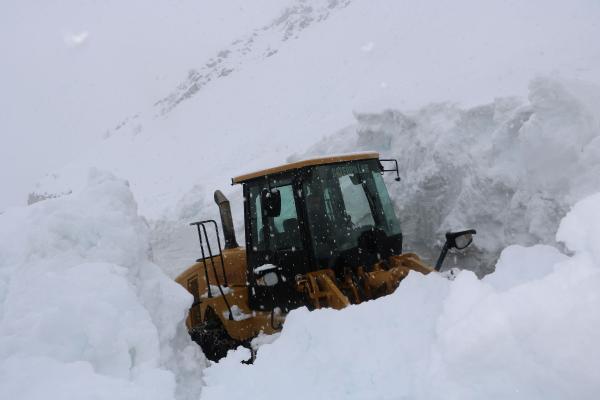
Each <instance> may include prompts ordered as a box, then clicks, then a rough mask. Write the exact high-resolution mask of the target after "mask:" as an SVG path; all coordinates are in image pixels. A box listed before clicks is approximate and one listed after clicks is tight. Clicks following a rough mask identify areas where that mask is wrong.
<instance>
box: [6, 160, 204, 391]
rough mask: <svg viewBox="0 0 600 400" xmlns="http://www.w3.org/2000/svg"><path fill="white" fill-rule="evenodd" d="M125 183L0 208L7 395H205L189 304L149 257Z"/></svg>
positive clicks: (100, 176)
mask: <svg viewBox="0 0 600 400" xmlns="http://www.w3.org/2000/svg"><path fill="white" fill-rule="evenodd" d="M149 250H150V248H149V229H148V227H147V225H146V223H145V221H144V220H143V219H142V218H140V217H139V216H138V214H137V206H136V203H135V201H134V199H133V195H132V194H131V191H130V190H129V187H128V184H127V183H126V182H124V181H121V180H118V179H116V178H114V177H113V176H112V175H109V174H105V173H100V172H97V171H92V172H91V173H90V177H89V180H88V183H87V186H86V187H85V188H84V189H83V190H81V191H80V192H76V193H74V194H71V195H68V196H64V197H61V198H58V199H50V200H46V201H43V202H40V203H37V204H34V205H32V206H30V207H27V208H18V209H12V210H8V211H7V212H6V213H4V214H2V215H0V398H2V399H17V398H18V399H49V398H50V399H53V398H56V399H71V398H73V399H81V398H99V399H111V400H112V399H140V398H144V399H171V398H174V397H175V396H176V395H177V397H178V398H191V397H197V395H198V393H199V385H200V383H199V382H198V375H199V371H200V369H201V368H202V367H203V366H204V358H203V357H202V355H201V354H200V353H199V350H198V348H197V346H196V345H194V344H193V343H191V342H190V340H189V336H188V335H187V332H186V331H185V328H184V326H183V319H184V318H185V316H186V313H187V310H188V308H189V305H190V303H191V302H192V299H191V298H190V296H189V294H188V293H187V292H186V291H185V290H184V289H182V288H181V287H180V286H179V285H177V284H176V283H175V282H173V281H172V280H171V279H169V278H167V277H166V276H165V275H164V273H163V272H162V271H161V270H160V269H159V267H158V266H156V265H155V264H153V263H152V262H151V261H150V251H149Z"/></svg>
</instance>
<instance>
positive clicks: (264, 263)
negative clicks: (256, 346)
mask: <svg viewBox="0 0 600 400" xmlns="http://www.w3.org/2000/svg"><path fill="white" fill-rule="evenodd" d="M385 166H387V167H388V168H386V167H385ZM387 172H392V173H393V172H395V175H396V177H395V179H396V180H397V181H399V180H400V176H399V171H398V163H397V161H396V160H393V159H380V158H379V154H378V153H376V152H366V153H353V154H347V155H339V156H330V157H321V158H313V159H307V160H303V161H298V162H293V163H289V164H285V165H282V166H278V167H274V168H269V169H265V170H261V171H257V172H253V173H249V174H246V175H241V176H238V177H236V178H233V179H232V184H241V185H242V186H243V196H244V219H245V239H246V246H245V248H244V247H241V246H239V245H238V243H237V240H236V237H235V230H234V226H233V219H232V216H231V208H230V205H229V201H228V200H227V198H226V197H225V196H224V195H223V194H222V193H221V191H219V190H217V191H216V192H215V195H214V197H215V202H216V203H217V205H218V206H219V211H220V216H221V226H222V231H223V239H224V246H223V248H222V246H221V239H220V234H219V227H218V224H217V222H216V221H214V220H206V221H199V222H193V223H192V224H191V225H192V226H194V227H195V228H196V230H197V234H198V238H199V244H200V255H201V257H200V258H199V259H198V260H196V263H195V264H194V265H192V266H191V267H189V268H188V269H187V270H186V271H185V272H183V273H182V274H181V275H179V276H178V277H177V278H176V281H177V282H178V283H179V284H181V285H182V286H184V287H185V288H186V289H187V290H188V291H189V292H190V293H191V294H192V295H193V296H194V303H193V305H192V307H191V308H190V313H189V316H188V319H187V321H186V324H187V327H188V330H189V333H190V335H191V337H192V339H193V340H194V341H195V342H197V343H198V344H199V345H200V346H201V347H202V350H203V351H204V353H205V355H206V356H207V357H208V358H209V359H211V360H214V361H216V360H219V359H221V358H222V357H224V356H225V355H226V354H227V351H228V350H230V349H233V348H236V347H237V346H240V345H243V346H249V345H250V341H251V340H252V339H253V338H255V337H256V336H257V335H259V334H260V333H264V334H273V333H275V332H277V331H279V330H280V329H281V327H282V324H283V322H284V320H285V317H286V314H287V313H288V312H289V311H290V310H293V309H295V308H298V307H303V306H304V307H308V308H309V309H317V308H321V307H331V308H335V309H341V308H344V307H346V306H348V305H349V304H358V303H361V302H364V301H367V300H372V299H376V298H378V297H381V296H384V295H387V294H390V293H392V292H393V291H394V290H396V288H397V287H398V285H399V284H400V282H401V281H402V279H404V278H405V277H406V276H407V275H408V274H409V273H410V272H411V271H415V272H418V273H421V274H429V273H431V272H433V271H439V270H440V268H441V266H442V263H443V261H444V257H445V256H446V253H447V251H448V250H449V249H451V248H458V249H463V248H465V247H467V246H468V245H469V244H470V243H471V242H472V237H473V235H474V234H475V231H474V230H472V229H471V230H467V231H462V232H453V233H452V232H449V233H447V234H446V243H445V244H444V247H443V248H442V251H441V254H440V257H439V258H438V260H437V263H436V266H435V267H431V266H429V265H427V264H426V263H424V262H423V261H421V259H420V258H419V257H418V256H417V255H416V254H414V253H403V252H402V232H401V230H400V223H399V221H398V218H397V217H396V214H395V212H394V207H393V204H392V202H391V200H390V197H389V194H388V191H387V188H386V186H385V184H384V180H383V177H382V175H383V174H384V173H387ZM211 238H212V240H211ZM211 242H212V245H211ZM215 242H216V243H215Z"/></svg>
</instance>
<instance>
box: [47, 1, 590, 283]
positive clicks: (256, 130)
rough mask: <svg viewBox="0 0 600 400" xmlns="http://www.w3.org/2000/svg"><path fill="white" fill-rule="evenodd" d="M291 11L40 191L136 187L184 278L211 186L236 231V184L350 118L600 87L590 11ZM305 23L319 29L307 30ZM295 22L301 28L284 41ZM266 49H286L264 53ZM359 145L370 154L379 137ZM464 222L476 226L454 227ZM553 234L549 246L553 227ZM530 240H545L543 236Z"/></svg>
mask: <svg viewBox="0 0 600 400" xmlns="http://www.w3.org/2000/svg"><path fill="white" fill-rule="evenodd" d="M294 4H296V6H295V8H294V6H292V8H289V9H288V10H297V11H295V12H290V11H286V12H284V13H283V16H285V18H283V17H282V18H283V19H281V18H279V19H277V20H275V22H273V23H271V24H268V25H267V29H258V30H255V31H254V32H253V33H250V34H249V35H246V36H241V38H242V41H241V42H237V43H236V44H235V45H234V46H233V47H232V48H230V49H226V50H225V52H226V51H229V53H227V54H228V57H227V58H225V57H221V58H220V59H221V60H222V61H221V64H218V65H215V66H214V67H210V66H208V65H209V64H211V63H213V62H218V60H219V57H218V56H216V57H212V58H209V59H208V60H207V61H206V62H205V63H204V67H200V68H196V71H197V73H192V74H191V75H190V77H189V79H188V80H187V81H185V82H184V84H183V85H182V86H180V87H179V89H177V90H175V91H172V94H171V95H170V96H168V97H166V98H165V99H167V100H164V101H163V102H159V103H158V106H157V108H151V109H150V110H149V111H143V112H141V113H140V114H139V116H138V117H137V118H136V119H134V120H131V121H129V122H128V123H126V124H125V125H123V126H122V127H121V128H120V129H119V130H118V131H117V132H113V134H111V135H110V137H108V138H107V139H106V140H105V141H104V142H103V143H102V144H100V145H99V146H96V147H95V148H94V150H93V152H91V153H88V154H86V155H85V157H82V158H80V159H78V160H75V161H73V162H71V163H70V164H69V165H67V166H66V167H64V168H62V169H60V170H58V171H56V172H55V173H53V174H51V175H49V176H47V177H46V178H45V179H43V180H42V181H41V182H40V184H39V185H38V187H37V188H36V189H35V190H36V192H38V193H42V194H43V193H61V192H68V191H69V190H73V188H76V187H78V186H80V185H81V182H83V180H84V176H85V171H86V169H87V167H88V166H91V165H93V166H99V167H101V168H104V169H108V170H111V171H113V172H115V173H116V174H117V175H118V176H123V177H125V178H127V179H128V180H129V181H130V183H131V187H132V190H133V192H134V193H135V195H136V198H137V199H138V201H139V204H140V211H141V213H142V214H143V215H145V216H146V217H148V218H149V219H150V220H151V221H153V222H151V223H152V224H153V225H154V226H156V227H157V230H156V231H155V235H154V237H155V240H154V243H155V244H156V247H157V251H156V253H155V255H156V257H157V262H159V263H160V264H161V265H163V266H164V267H165V268H167V269H168V270H169V271H172V272H170V273H173V274H175V273H176V271H177V270H181V268H182V267H183V266H184V265H186V264H187V263H188V262H189V261H187V260H191V259H193V258H194V256H195V253H194V252H195V250H194V238H193V236H192V235H191V234H190V233H189V232H188V229H187V228H186V227H185V222H188V221H189V220H190V219H193V218H198V217H204V216H214V215H216V209H215V207H214V206H213V205H212V191H213V190H214V189H216V188H221V189H227V191H228V193H229V194H230V195H232V196H234V197H233V199H232V200H233V202H234V216H235V218H236V221H237V222H238V224H237V225H238V229H239V228H240V224H239V222H240V221H241V216H240V212H241V210H240V207H239V206H238V207H236V204H241V199H240V193H239V189H237V188H229V187H228V183H229V178H230V177H231V176H234V175H236V174H238V173H243V172H246V171H248V170H253V169H256V168H260V167H264V166H267V165H272V164H275V163H279V162H283V161H285V160H286V159H287V158H288V156H289V155H291V154H292V153H302V152H303V151H304V149H307V148H309V147H310V146H311V145H313V144H314V143H316V142H318V141H319V140H320V139H322V138H323V137H324V136H326V135H329V134H332V133H333V132H336V131H339V130H340V129H341V128H342V127H345V126H349V125H351V124H353V123H354V117H353V114H352V113H353V111H354V112H357V113H359V114H360V113H364V112H375V113H379V112H382V111H383V110H385V109H403V110H407V109H409V110H410V109H416V108H419V107H421V106H422V105H423V104H426V103H429V102H431V101H437V100H440V101H452V102H456V101H460V102H462V104H464V105H465V107H469V105H471V106H472V105H479V104H486V103H487V102H489V101H490V99H491V98H492V97H495V96H503V95H521V96H522V95H526V94H527V85H528V83H529V82H530V80H531V79H532V77H533V76H534V74H537V73H544V72H546V73H550V72H555V73H558V74H564V75H566V76H569V77H571V78H572V77H579V78H586V79H588V80H590V81H592V82H600V77H599V76H597V71H598V69H596V68H594V66H595V65H598V64H600V62H598V59H599V57H600V50H599V49H598V48H596V47H594V46H589V44H588V43H589V38H591V37H595V36H596V34H597V33H598V34H600V32H597V31H598V30H599V29H600V28H598V27H597V25H596V24H595V23H594V21H595V19H594V15H597V12H596V11H597V4H596V3H593V2H591V3H590V2H577V3H573V4H570V5H569V6H568V7H567V6H565V5H564V4H563V3H560V2H544V3H543V8H544V12H543V13H540V12H539V9H540V7H539V6H540V4H541V3H540V4H538V3H536V2H528V3H517V4H512V5H511V6H510V7H507V6H506V4H505V3H503V2H491V3H486V4H480V3H478V2H477V3H474V2H470V1H464V2H460V3H455V4H452V5H439V4H437V3H433V2H422V3H419V4H418V5H414V4H410V3H405V2H396V1H379V2H376V3H373V2H370V1H360V0H355V1H352V2H350V3H346V2H329V1H318V0H312V1H299V2H297V3H294ZM332 5H334V7H333V8H330V7H331V6H332ZM320 16H323V17H320ZM324 16H327V18H324ZM303 18H308V19H309V20H310V21H311V24H310V25H308V26H306V27H304V24H302V23H301V22H302V21H304V19H303ZM299 21H300V23H299ZM559 22H560V23H559ZM289 26H293V27H299V28H298V29H296V30H294V32H295V33H296V35H295V36H294V38H293V39H291V40H285V39H286V38H287V36H286V35H287V32H288V27H289ZM507 27H510V29H507ZM300 28H303V29H300ZM255 34H256V35H255ZM252 37H254V38H255V41H254V42H253V44H252V45H251V46H249V47H248V48H247V50H248V53H244V51H245V49H246V47H239V46H245V43H246V42H247V40H248V38H252ZM236 46H237V47H236ZM269 48H270V49H277V50H278V51H277V53H274V54H272V55H271V56H269V57H267V56H266V55H267V54H268V53H269V51H268V50H267V49H269ZM222 52H223V49H221V50H218V52H217V54H219V53H222ZM222 54H224V53H222ZM207 68H208V69H207ZM210 68H216V69H210ZM223 69H226V70H229V69H234V71H233V72H231V73H230V74H225V75H226V76H221V77H219V78H218V79H212V80H211V81H210V82H209V83H206V84H204V86H202V88H201V90H196V89H194V88H195V87H199V85H200V82H203V79H204V78H202V77H205V78H206V77H208V76H212V75H215V74H219V73H220V72H219V71H221V72H222V71H223ZM211 74H212V75H211ZM221 75H223V74H221ZM194 85H196V86H194ZM185 93H189V94H191V93H193V96H188V95H186V94H185ZM183 98H186V99H187V100H186V101H179V99H183ZM169 99H170V100H169ZM509 103H510V102H509ZM175 104H177V106H176V107H174V105H175ZM431 107H434V106H429V108H431ZM484 107H488V106H484ZM508 107H509V108H510V105H509V106H508ZM427 109H428V107H424V108H423V110H427ZM434 117H435V116H434ZM423 118H427V115H426V114H425V115H424V117H423ZM474 120H475V119H474ZM432 122H435V121H432ZM490 124H491V125H490V126H496V125H495V124H496V123H495V122H492V123H490ZM432 128H433V126H432ZM470 143H471V142H470V141H469V142H467V143H465V144H464V145H465V146H468V145H469V144H470ZM452 144H453V145H454V143H452ZM360 145H361V146H362V147H363V148H368V147H369V143H368V141H367V142H363V143H362V144H360ZM409 145H410V144H409ZM498 145H499V146H500V145H501V144H498ZM346 148H347V146H346ZM331 150H333V149H331ZM384 150H385V149H384ZM389 150H390V151H389V154H385V155H386V156H390V157H398V156H399V154H398V153H399V152H400V148H395V149H391V148H390V149H389ZM457 151H458V150H457ZM472 151H476V148H475V147H473V148H472ZM394 153H396V154H394ZM400 154H401V153H400ZM406 167H407V168H409V169H408V170H407V171H405V174H404V175H406V176H410V175H411V170H410V168H411V166H409V165H407V166H406ZM192 197H195V198H194V199H192ZM402 200H404V199H402ZM474 200H477V199H474ZM443 201H444V199H443V198H442V199H440V202H443ZM500 203H502V202H500ZM568 204H572V202H570V203H568ZM399 207H400V208H402V210H404V207H407V209H408V210H411V207H412V206H411V205H407V206H404V205H400V204H399ZM463 207H465V208H464V209H466V207H467V206H463ZM469 207H472V206H471V205H469ZM413 209H414V207H413ZM561 210H564V207H562V208H561ZM559 214H560V213H557V217H556V218H560V216H559ZM403 218H404V216H403ZM408 218H411V217H410V216H408ZM519 218H520V217H519ZM556 218H555V219H554V220H555V221H557V219H556ZM432 220H433V219H432ZM435 222H439V223H440V224H442V222H443V221H441V220H439V221H435ZM449 222H450V221H448V223H449ZM461 222H464V223H467V222H470V221H469V220H464V221H460V220H459V221H456V223H461ZM411 225H413V226H414V225H415V224H414V223H413V222H410V221H409V225H408V227H409V231H408V232H407V236H411V235H412V236H416V237H418V238H419V240H421V239H423V241H424V242H423V243H422V245H423V246H427V247H428V246H429V243H431V242H432V241H433V240H434V239H435V237H437V236H436V235H429V233H433V229H436V230H437V229H444V228H445V226H446V225H444V226H443V227H442V226H441V225H440V226H435V227H432V226H430V225H427V226H426V227H424V228H423V229H424V231H423V233H417V232H416V229H417V228H416V227H413V228H410V226H411ZM486 228H487V227H486ZM544 232H545V233H544V234H543V235H542V236H544V237H545V238H548V237H551V232H552V228H551V226H550V225H549V226H548V230H545V231H544ZM495 234H496V233H494V235H495ZM515 234H516V233H515ZM432 236H433V237H432ZM438 236H439V235H438ZM525 236H528V237H529V236H531V237H532V238H533V239H531V240H532V241H534V240H537V239H539V236H540V235H537V236H535V235H530V234H529V233H526V234H525ZM510 241H511V237H510V235H509V237H507V238H506V241H502V240H500V241H498V243H502V244H496V245H493V246H492V245H489V241H487V240H486V242H487V243H488V244H486V245H485V246H486V247H485V249H486V252H487V251H489V252H497V251H499V249H501V248H502V246H503V245H504V244H506V243H510Z"/></svg>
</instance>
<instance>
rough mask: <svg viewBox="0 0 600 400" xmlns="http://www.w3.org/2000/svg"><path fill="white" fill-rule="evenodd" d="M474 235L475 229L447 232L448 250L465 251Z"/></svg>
mask: <svg viewBox="0 0 600 400" xmlns="http://www.w3.org/2000/svg"><path fill="white" fill-rule="evenodd" d="M476 233H477V232H476V231H475V229H469V230H466V231H460V232H448V233H446V242H447V243H448V246H449V247H450V248H456V249H459V250H462V249H466V248H467V247H468V246H469V245H470V244H471V243H473V235H474V234H476Z"/></svg>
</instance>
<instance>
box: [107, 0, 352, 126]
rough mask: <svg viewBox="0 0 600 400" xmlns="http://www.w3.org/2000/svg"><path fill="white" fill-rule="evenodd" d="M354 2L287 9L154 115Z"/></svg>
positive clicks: (195, 75) (324, 1)
mask: <svg viewBox="0 0 600 400" xmlns="http://www.w3.org/2000/svg"><path fill="white" fill-rule="evenodd" d="M351 1H352V0H296V2H295V3H296V4H294V5H291V6H289V7H286V8H285V9H284V10H283V11H282V12H281V14H280V15H279V16H278V17H277V18H275V20H273V21H272V22H271V23H269V24H266V25H264V26H261V27H259V28H256V29H254V30H253V31H252V32H251V33H249V34H248V35H245V36H244V37H241V38H239V39H236V40H234V41H233V42H232V43H231V44H230V45H229V46H228V47H227V48H226V49H222V50H220V51H219V52H218V53H217V54H216V55H215V56H214V57H212V58H210V59H209V60H208V61H207V62H206V63H205V64H204V65H203V66H202V67H200V68H197V69H196V68H193V69H191V70H190V71H189V73H188V76H187V78H186V79H185V80H184V81H183V82H181V83H180V84H179V85H178V86H177V88H176V89H175V90H174V91H173V92H172V93H170V94H169V95H167V96H166V97H164V98H162V99H160V100H158V101H157V102H156V103H154V110H153V113H154V115H155V116H157V117H158V116H164V115H167V114H168V113H170V112H171V111H172V110H173V109H174V108H175V107H177V106H178V105H179V104H180V103H181V102H183V101H185V100H188V99H190V98H192V97H193V96H194V95H195V94H196V93H198V92H199V91H200V90H202V88H204V87H205V86H206V85H208V84H210V83H211V82H213V83H214V81H216V80H218V79H220V78H224V77H227V76H229V75H230V74H232V73H235V72H236V71H238V70H240V69H242V68H244V67H246V66H247V65H248V63H249V62H260V61H261V60H263V59H265V58H268V57H271V56H273V55H274V54H276V53H277V52H278V51H279V49H280V48H281V46H283V45H285V42H286V41H288V40H290V39H297V38H298V37H299V35H300V34H301V33H302V31H304V30H305V29H307V28H309V27H311V26H313V25H314V24H318V23H321V22H323V21H325V20H327V19H328V18H329V17H330V16H331V15H332V14H333V13H334V12H335V11H336V10H338V9H342V8H345V7H347V6H348V5H349V4H350V3H351ZM139 118H140V113H138V114H135V115H133V116H131V117H128V118H126V119H125V120H123V121H122V122H121V123H119V124H118V125H117V126H116V127H115V128H114V129H113V131H112V132H111V131H108V132H107V133H106V137H109V136H111V135H113V134H114V133H115V132H116V131H119V130H120V129H121V128H123V127H125V126H127V125H129V124H134V123H135V122H136V120H138V119H139Z"/></svg>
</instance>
